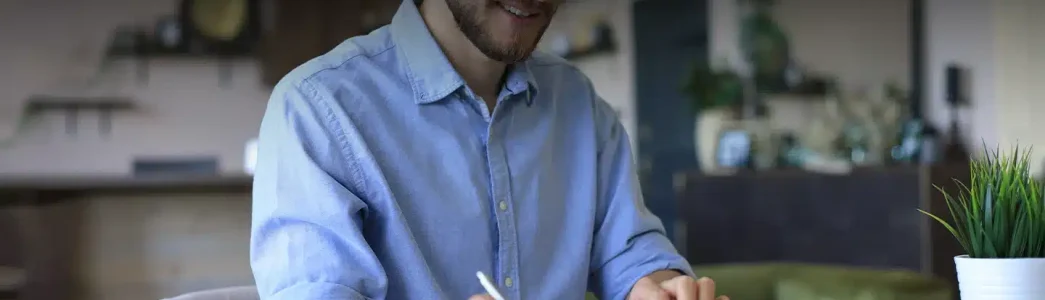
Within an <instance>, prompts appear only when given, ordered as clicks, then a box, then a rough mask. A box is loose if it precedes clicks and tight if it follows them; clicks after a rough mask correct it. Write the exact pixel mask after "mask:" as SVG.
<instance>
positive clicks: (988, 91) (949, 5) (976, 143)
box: [924, 0, 1000, 152]
mask: <svg viewBox="0 0 1045 300" xmlns="http://www.w3.org/2000/svg"><path fill="white" fill-rule="evenodd" d="M991 2H992V1H991V0H926V3H925V4H926V7H925V11H926V31H927V32H926V58H927V60H928V62H927V63H928V66H927V68H928V70H927V71H926V73H925V76H926V78H925V84H926V89H925V95H924V99H925V108H926V110H925V111H926V117H927V118H928V119H929V120H930V121H933V123H935V124H936V125H937V126H938V127H940V128H943V129H946V128H947V126H948V124H949V122H950V120H951V117H950V112H949V110H948V106H947V102H946V98H945V97H946V94H945V82H944V72H945V68H946V67H947V65H948V64H951V63H958V64H961V65H964V66H966V67H968V68H970V71H971V79H970V80H971V82H970V83H971V87H970V95H969V96H970V97H971V99H970V100H971V102H972V103H971V106H970V108H969V109H967V110H963V113H962V114H961V116H960V118H961V119H962V120H961V122H962V123H963V124H964V125H966V126H965V128H966V130H965V131H964V133H965V140H966V141H967V142H969V143H970V144H971V145H969V146H970V149H973V150H974V151H975V150H976V149H980V148H981V147H980V145H981V143H980V141H981V139H982V141H983V142H984V143H986V144H987V145H994V144H997V143H998V142H999V141H1000V140H999V136H998V133H999V131H998V125H997V122H998V118H997V113H996V111H997V108H996V105H995V99H996V96H997V95H996V92H995V91H996V90H997V89H996V85H995V74H996V70H995V58H996V56H995V51H994V44H995V30H994V27H995V25H994V24H993V23H994V19H995V17H994V16H993V14H994V8H993V7H992V4H991ZM977 152H978V151H977Z"/></svg>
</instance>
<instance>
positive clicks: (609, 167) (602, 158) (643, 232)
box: [591, 99, 693, 299]
mask: <svg viewBox="0 0 1045 300" xmlns="http://www.w3.org/2000/svg"><path fill="white" fill-rule="evenodd" d="M595 121H596V126H597V132H598V140H599V142H600V144H601V147H600V149H599V153H598V163H599V166H598V168H599V170H598V186H599V193H600V194H599V197H598V211H597V215H596V226H595V238H594V246H593V247H592V249H593V250H592V257H591V259H592V262H591V266H592V275H593V279H594V280H592V281H591V284H592V286H591V290H592V291H593V292H595V294H596V295H597V296H598V297H599V298H600V299H625V298H626V297H627V293H628V292H629V291H631V287H632V286H633V285H634V284H635V283H636V282H637V281H638V280H639V279H640V278H642V277H644V276H646V275H649V274H650V273H653V272H656V271H660V270H676V271H679V272H681V273H684V274H688V275H692V274H693V272H692V270H691V269H690V265H689V263H687V262H686V260H685V259H684V258H683V257H682V256H681V255H679V254H678V252H677V251H676V250H675V247H674V246H673V245H672V244H671V241H670V240H668V238H667V236H666V234H665V231H664V225H663V224H662V223H661V221H660V219H659V218H657V216H656V215H654V214H653V213H651V212H650V211H649V209H647V208H646V205H645V203H643V199H642V194H641V191H640V189H639V182H638V175H637V174H636V172H635V168H634V161H633V159H632V153H631V143H630V141H629V140H628V135H627V133H626V132H625V131H624V127H623V126H622V125H621V123H620V121H619V119H618V118H617V115H616V113H615V112H614V111H613V109H612V108H611V107H610V106H609V105H608V104H606V103H605V102H604V101H602V100H601V99H599V100H597V101H596V104H595Z"/></svg>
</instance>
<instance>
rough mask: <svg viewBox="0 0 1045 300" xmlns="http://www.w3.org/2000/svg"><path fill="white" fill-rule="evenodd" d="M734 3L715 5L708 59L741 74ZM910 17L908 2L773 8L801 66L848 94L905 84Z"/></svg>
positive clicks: (842, 1) (847, 1)
mask: <svg viewBox="0 0 1045 300" xmlns="http://www.w3.org/2000/svg"><path fill="white" fill-rule="evenodd" d="M736 2H737V1H736V0H712V1H711V10H712V13H711V16H712V24H711V37H710V40H711V49H712V51H711V53H710V56H709V59H710V60H711V61H712V62H713V64H715V65H716V66H727V65H731V66H734V67H735V68H737V69H739V70H742V69H741V68H739V67H738V66H742V64H740V62H741V57H740V50H739V45H738V43H739V41H738V35H739V31H740V29H739V25H738V22H739V21H738V18H739V13H740V11H739V9H738V8H737V6H736ZM909 15H910V7H909V0H879V1H862V0H787V1H780V2H779V4H777V5H776V6H775V7H774V17H775V18H776V20H777V22H779V24H780V26H781V27H782V28H783V29H784V30H785V32H786V33H787V34H788V36H789V38H790V39H791V46H792V50H793V52H794V55H793V57H794V58H795V60H796V61H797V62H798V64H799V65H800V66H802V67H803V68H806V69H808V70H810V71H813V72H816V73H823V74H828V75H831V76H836V77H837V78H838V79H839V80H840V83H841V84H842V86H843V88H844V89H846V90H848V91H856V90H860V89H877V88H880V87H881V86H882V85H883V84H885V83H887V82H890V81H895V82H897V83H899V84H901V86H906V85H907V83H908V81H909V80H908V79H909V77H910V73H911V71H910V46H909V45H910V20H909ZM723 62H725V63H726V64H725V65H724V64H723Z"/></svg>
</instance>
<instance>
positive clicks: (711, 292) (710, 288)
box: [697, 277, 715, 300]
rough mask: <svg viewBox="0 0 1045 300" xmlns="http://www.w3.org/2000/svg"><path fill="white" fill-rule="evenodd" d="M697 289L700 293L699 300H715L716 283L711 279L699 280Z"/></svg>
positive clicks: (703, 278)
mask: <svg viewBox="0 0 1045 300" xmlns="http://www.w3.org/2000/svg"><path fill="white" fill-rule="evenodd" d="M697 289H698V292H699V295H700V296H699V297H698V298H697V299H698V300H713V299H715V281H714V280H711V278H707V277H701V278H700V279H697Z"/></svg>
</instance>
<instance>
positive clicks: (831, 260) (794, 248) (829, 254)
mask: <svg viewBox="0 0 1045 300" xmlns="http://www.w3.org/2000/svg"><path fill="white" fill-rule="evenodd" d="M968 177H969V172H968V167H967V166H964V165H955V166H897V167H883V168H867V169H856V170H854V171H853V172H852V173H850V174H847V175H824V174H814V173H808V172H803V171H797V170H796V171H790V170H780V171H769V172H752V173H739V174H734V175H728V176H715V175H703V174H700V173H699V172H694V173H682V174H678V175H677V176H676V178H675V179H676V182H675V187H676V191H677V192H678V194H679V198H678V200H679V203H678V204H679V213H678V217H679V221H678V222H677V223H676V224H675V225H676V229H675V230H676V242H677V244H678V245H679V248H680V250H681V251H682V252H683V253H684V254H685V255H686V257H687V258H688V259H689V260H690V261H691V262H692V263H694V264H713V263H738V262H768V261H787V262H805V263H822V264H835V265H852V266H860V267H871V268H893V269H897V268H898V269H908V270H916V271H920V272H922V273H925V274H934V275H937V276H939V277H941V278H944V279H948V280H951V281H952V282H953V281H954V280H955V275H954V262H953V257H954V256H955V255H958V254H960V253H961V252H962V251H961V249H960V247H959V246H958V244H957V242H955V241H954V240H953V239H952V238H951V236H950V235H949V233H948V232H947V231H946V230H945V229H943V227H942V226H940V225H938V224H936V223H934V222H930V219H929V218H928V217H926V216H924V215H922V214H921V213H919V212H918V211H917V209H918V208H921V209H923V210H927V211H930V212H933V213H936V214H938V215H941V216H949V214H948V213H947V210H946V209H947V208H946V203H945V202H944V199H943V197H942V195H941V194H940V192H939V191H937V190H936V189H935V188H934V187H933V185H937V186H941V187H943V188H945V189H946V190H948V192H955V191H957V190H956V186H955V184H954V183H953V181H952V178H954V179H959V180H962V181H966V180H968Z"/></svg>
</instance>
